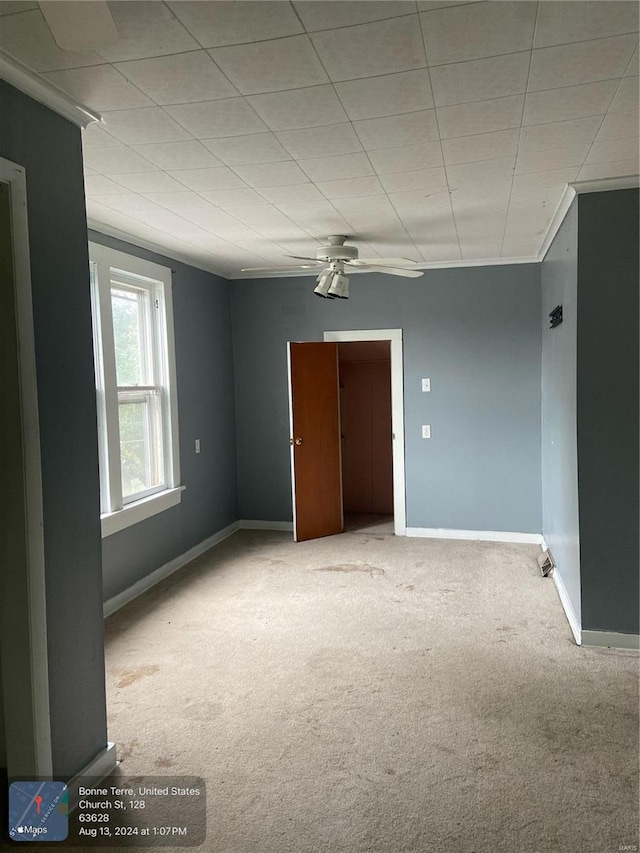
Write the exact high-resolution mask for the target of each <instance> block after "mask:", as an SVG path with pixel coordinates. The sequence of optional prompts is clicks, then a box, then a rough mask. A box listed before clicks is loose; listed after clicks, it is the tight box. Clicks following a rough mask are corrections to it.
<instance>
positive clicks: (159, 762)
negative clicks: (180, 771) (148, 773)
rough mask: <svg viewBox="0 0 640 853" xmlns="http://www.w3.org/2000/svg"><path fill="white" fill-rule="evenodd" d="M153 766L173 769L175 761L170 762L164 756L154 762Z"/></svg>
mask: <svg viewBox="0 0 640 853" xmlns="http://www.w3.org/2000/svg"><path fill="white" fill-rule="evenodd" d="M155 764H156V767H173V766H174V764H175V761H172V760H171V759H170V758H165V757H164V756H162V757H161V758H159V759H158V760H157V761H156V763H155Z"/></svg>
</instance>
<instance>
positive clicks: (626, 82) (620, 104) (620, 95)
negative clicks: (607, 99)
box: [609, 77, 640, 113]
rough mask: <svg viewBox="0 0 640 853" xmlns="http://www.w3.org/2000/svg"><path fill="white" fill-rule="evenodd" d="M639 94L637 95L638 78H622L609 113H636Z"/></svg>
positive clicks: (639, 99) (639, 100) (639, 101)
mask: <svg viewBox="0 0 640 853" xmlns="http://www.w3.org/2000/svg"><path fill="white" fill-rule="evenodd" d="M639 103H640V94H639V93H638V77H624V78H623V79H622V80H621V81H620V86H619V88H618V90H617V92H616V94H615V97H614V99H613V101H612V102H611V105H610V107H609V112H610V113H619V112H626V111H628V110H635V112H638V104H639Z"/></svg>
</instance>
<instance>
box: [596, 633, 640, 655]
mask: <svg viewBox="0 0 640 853" xmlns="http://www.w3.org/2000/svg"><path fill="white" fill-rule="evenodd" d="M582 645H583V646H597V647H598V648H601V649H634V650H635V651H638V649H639V648H640V636H638V634H618V633H616V632H614V631H583V632H582Z"/></svg>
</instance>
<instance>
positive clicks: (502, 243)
mask: <svg viewBox="0 0 640 853" xmlns="http://www.w3.org/2000/svg"><path fill="white" fill-rule="evenodd" d="M539 14H540V0H538V2H537V3H536V17H535V20H534V22H533V44H535V42H536V35H537V32H538V17H539ZM532 65H533V50H530V51H529V67H528V68H527V81H526V83H525V91H528V89H529V77H530V76H531V66H532ZM526 104H527V98H526V96H525V97H524V98H523V100H522V112H521V113H520V122H519V128H518V144H517V145H516V157H515V160H514V161H513V170H512V172H511V186H510V187H509V199H508V201H507V212H506V213H505V217H504V228H503V229H502V240H501V241H500V257H503V256H504V255H503V253H504V241H505V239H506V236H507V224H508V222H509V211H510V210H511V198H512V196H513V179H514V177H515V173H516V167H517V165H518V156H519V154H520V142H521V140H522V120H523V119H524V111H525V107H526Z"/></svg>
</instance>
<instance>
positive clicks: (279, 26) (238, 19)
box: [169, 0, 303, 47]
mask: <svg viewBox="0 0 640 853" xmlns="http://www.w3.org/2000/svg"><path fill="white" fill-rule="evenodd" d="M169 6H170V7H171V10H172V12H173V13H174V14H175V15H176V17H177V18H179V19H180V20H181V21H182V23H183V24H184V26H185V27H186V28H187V29H188V30H189V32H191V33H192V34H193V35H194V36H195V37H196V38H197V39H198V41H199V42H200V44H201V45H202V46H203V47H221V46H222V45H227V44H246V43H248V42H252V41H263V40H265V39H274V38H282V37H283V36H293V35H296V33H301V32H303V27H302V25H301V24H300V21H299V20H298V18H297V16H296V14H295V12H294V10H293V8H292V6H291V4H290V3H285V2H280V0H270V2H268V3H266V2H259V0H244V2H242V3H224V2H215V3H203V2H201V1H200V2H187V0H181V2H176V3H169Z"/></svg>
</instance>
